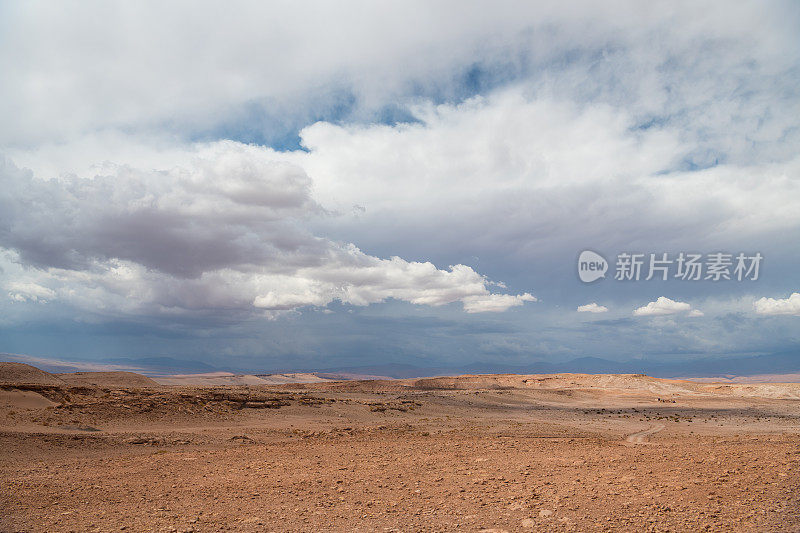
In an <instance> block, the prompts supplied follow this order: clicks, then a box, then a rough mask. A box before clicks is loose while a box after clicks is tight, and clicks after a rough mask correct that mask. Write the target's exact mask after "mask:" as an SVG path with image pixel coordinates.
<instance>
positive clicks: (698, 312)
mask: <svg viewBox="0 0 800 533" xmlns="http://www.w3.org/2000/svg"><path fill="white" fill-rule="evenodd" d="M686 316H689V317H693V318H694V317H701V316H705V313H703V312H702V311H701V310H699V309H692V310H691V311H689V314H688V315H686Z"/></svg>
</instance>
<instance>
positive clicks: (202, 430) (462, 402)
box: [0, 363, 800, 532]
mask: <svg viewBox="0 0 800 533" xmlns="http://www.w3.org/2000/svg"><path fill="white" fill-rule="evenodd" d="M215 379H217V378H215ZM0 509H2V512H0V530H2V531H75V532H83V531H132V532H138V531H196V532H202V531H402V532H405V531H800V385H797V384H776V383H770V384H737V383H695V382H689V381H671V380H661V379H655V378H650V377H647V376H641V375H578V374H561V375H528V376H523V375H487V376H461V377H455V378H425V379H411V380H371V381H342V382H337V381H325V380H317V382H314V383H300V384H291V383H282V384H273V385H209V386H202V385H197V384H195V385H191V386H188V385H187V386H183V385H163V384H158V383H156V382H154V381H152V380H150V379H148V378H145V377H143V376H138V375H135V374H127V373H84V374H82V375H77V374H73V375H68V374H62V375H54V374H47V373H45V372H41V371H39V370H38V369H35V368H33V367H27V366H26V365H19V364H11V363H3V364H0Z"/></svg>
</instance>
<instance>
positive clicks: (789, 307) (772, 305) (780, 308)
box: [753, 292, 800, 316]
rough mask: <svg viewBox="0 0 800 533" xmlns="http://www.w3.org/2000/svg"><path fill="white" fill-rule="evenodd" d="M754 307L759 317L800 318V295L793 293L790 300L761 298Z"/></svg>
mask: <svg viewBox="0 0 800 533" xmlns="http://www.w3.org/2000/svg"><path fill="white" fill-rule="evenodd" d="M753 306H754V307H755V310H756V313H758V314H759V315H794V316H800V293H798V292H793V293H792V294H791V296H789V297H788V298H766V297H764V298H760V299H758V300H756V301H755V302H754V303H753Z"/></svg>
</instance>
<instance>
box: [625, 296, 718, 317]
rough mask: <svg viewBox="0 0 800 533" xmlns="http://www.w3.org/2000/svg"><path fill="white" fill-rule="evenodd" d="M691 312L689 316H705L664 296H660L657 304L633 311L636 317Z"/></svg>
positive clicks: (689, 306) (652, 303)
mask: <svg viewBox="0 0 800 533" xmlns="http://www.w3.org/2000/svg"><path fill="white" fill-rule="evenodd" d="M687 311H688V312H689V313H688V316H692V317H697V316H703V314H702V312H701V311H698V310H696V309H694V310H693V309H692V306H691V305H689V304H688V303H686V302H676V301H674V300H670V299H669V298H666V297H664V296H659V297H658V299H657V300H656V301H655V302H650V303H649V304H647V305H645V306H643V307H639V308H638V309H635V310H634V311H633V314H634V315H635V316H663V315H675V314H678V313H684V312H687Z"/></svg>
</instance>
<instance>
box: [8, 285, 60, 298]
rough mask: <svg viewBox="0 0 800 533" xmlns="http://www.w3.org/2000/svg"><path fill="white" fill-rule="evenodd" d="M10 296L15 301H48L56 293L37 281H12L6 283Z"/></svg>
mask: <svg viewBox="0 0 800 533" xmlns="http://www.w3.org/2000/svg"><path fill="white" fill-rule="evenodd" d="M6 289H7V290H8V296H9V298H11V300H13V301H15V302H37V303H47V300H49V299H52V298H54V297H55V295H56V293H55V292H54V291H52V290H50V289H48V288H47V287H42V286H41V285H37V284H36V283H31V282H18V281H12V282H9V283H7V284H6Z"/></svg>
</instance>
